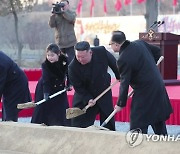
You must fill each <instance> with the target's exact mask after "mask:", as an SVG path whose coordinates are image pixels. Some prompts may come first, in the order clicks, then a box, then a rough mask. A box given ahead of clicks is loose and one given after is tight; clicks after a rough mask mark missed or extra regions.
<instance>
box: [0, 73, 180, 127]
mask: <svg viewBox="0 0 180 154" xmlns="http://www.w3.org/2000/svg"><path fill="white" fill-rule="evenodd" d="M38 71H39V70H38ZM39 76H41V72H40V71H39V74H38V75H37V73H36V78H39ZM36 78H35V76H33V78H29V89H30V92H31V95H32V98H33V99H34V92H35V87H36V84H37V81H35V80H36ZM178 79H180V76H179V77H178ZM114 81H115V79H112V82H114ZM166 89H167V92H168V95H169V98H170V101H171V104H172V106H173V111H174V112H173V114H171V116H170V118H169V120H167V121H166V123H167V124H170V125H180V85H177V86H174V85H173V86H166ZM73 94H74V90H72V91H70V92H68V100H69V103H70V104H69V105H70V107H72V99H73ZM112 94H113V104H114V105H115V104H116V102H117V98H118V94H119V83H118V84H116V85H115V86H114V87H113V88H112ZM130 105H131V98H129V99H128V102H127V106H126V107H125V108H124V109H123V110H122V111H121V112H119V113H117V114H116V115H115V119H116V121H121V122H129V115H130ZM32 113H33V109H24V110H22V111H21V112H20V114H19V117H31V116H32ZM1 116H2V114H1V103H0V117H1ZM97 119H99V117H98V116H97Z"/></svg>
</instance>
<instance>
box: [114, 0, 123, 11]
mask: <svg viewBox="0 0 180 154" xmlns="http://www.w3.org/2000/svg"><path fill="white" fill-rule="evenodd" d="M115 8H116V11H120V10H121V8H122V4H121V0H116V4H115Z"/></svg>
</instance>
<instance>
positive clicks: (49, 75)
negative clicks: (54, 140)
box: [31, 55, 70, 126]
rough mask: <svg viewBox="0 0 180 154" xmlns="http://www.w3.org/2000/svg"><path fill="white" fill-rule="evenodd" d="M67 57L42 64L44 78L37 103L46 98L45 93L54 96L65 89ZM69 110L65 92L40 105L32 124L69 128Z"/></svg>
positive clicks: (62, 56)
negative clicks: (67, 117)
mask: <svg viewBox="0 0 180 154" xmlns="http://www.w3.org/2000/svg"><path fill="white" fill-rule="evenodd" d="M67 66H68V63H67V57H65V56H64V55H61V56H60V57H59V60H58V61H57V62H55V63H50V62H49V61H48V60H47V59H46V61H45V62H44V63H43V64H42V77H41V78H40V80H39V81H38V84H37V86H36V90H35V102H37V101H40V100H42V99H43V98H44V93H48V94H49V95H52V94H54V93H56V92H58V91H60V90H63V89H64V88H65V81H66V77H67V68H68V67H67ZM67 84H68V83H67ZM67 108H69V103H68V99H67V93H66V92H64V93H62V94H60V95H58V96H56V97H54V98H52V99H50V100H48V101H46V102H44V103H43V104H41V105H38V106H37V107H36V108H35V110H34V113H33V116H32V120H31V122H32V123H39V124H41V123H45V124H46V125H49V126H50V125H59V126H68V125H69V124H70V122H69V121H68V120H66V109H67Z"/></svg>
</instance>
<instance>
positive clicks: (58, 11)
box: [52, 2, 65, 14]
mask: <svg viewBox="0 0 180 154" xmlns="http://www.w3.org/2000/svg"><path fill="white" fill-rule="evenodd" d="M52 5H53V8H52V13H55V14H61V13H62V11H61V8H63V7H64V6H65V4H64V3H61V2H60V3H58V2H57V3H55V4H52Z"/></svg>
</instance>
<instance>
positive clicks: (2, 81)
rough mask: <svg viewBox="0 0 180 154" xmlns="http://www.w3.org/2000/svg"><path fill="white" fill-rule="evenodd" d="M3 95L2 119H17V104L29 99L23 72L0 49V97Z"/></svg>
mask: <svg viewBox="0 0 180 154" xmlns="http://www.w3.org/2000/svg"><path fill="white" fill-rule="evenodd" d="M2 96H3V119H4V120H13V121H17V119H18V112H19V111H20V110H18V109H17V104H20V103H26V102H29V101H31V95H30V92H29V87H28V79H27V77H26V75H25V73H24V72H23V71H22V70H21V69H20V68H19V67H18V66H17V64H16V63H15V62H14V61H13V60H12V59H10V58H9V57H8V56H7V55H5V54H4V53H3V52H1V51H0V98H1V97H2Z"/></svg>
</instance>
